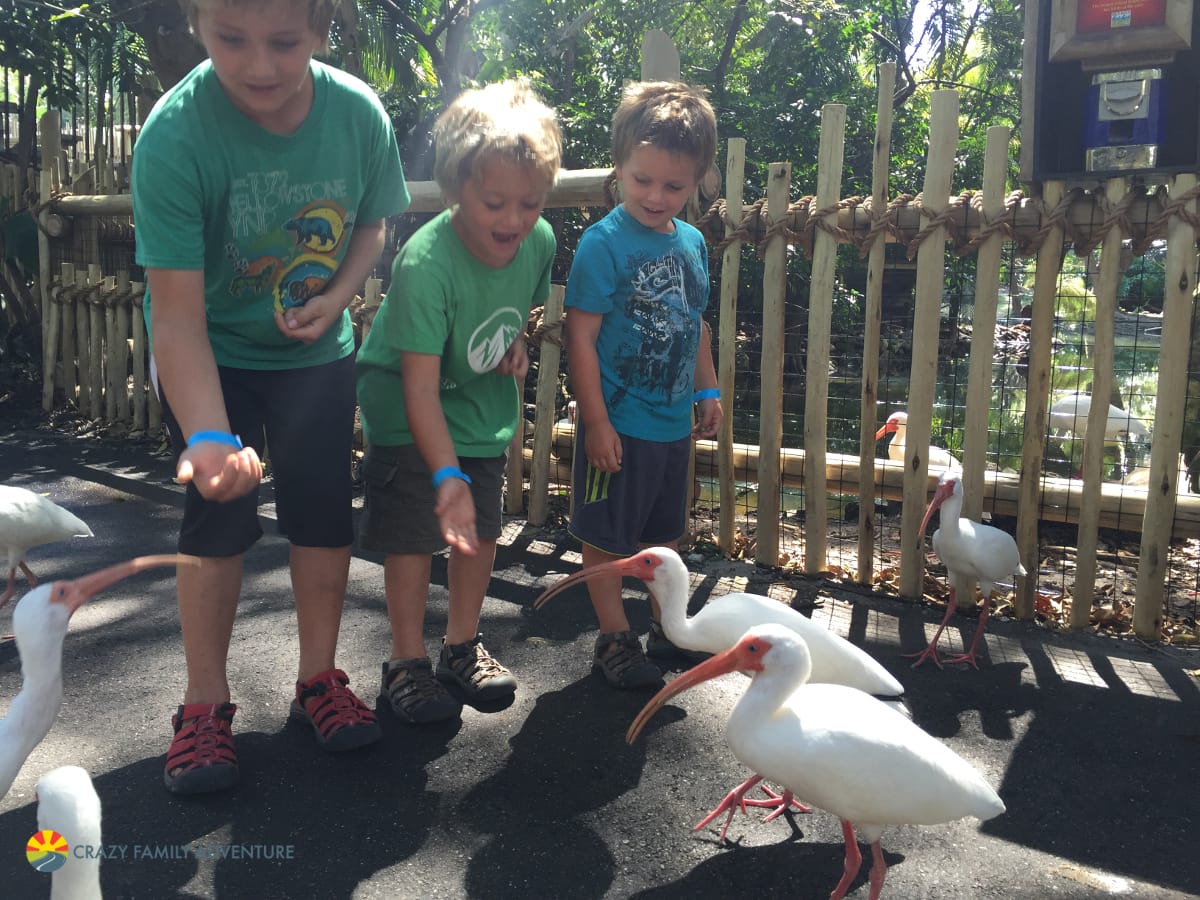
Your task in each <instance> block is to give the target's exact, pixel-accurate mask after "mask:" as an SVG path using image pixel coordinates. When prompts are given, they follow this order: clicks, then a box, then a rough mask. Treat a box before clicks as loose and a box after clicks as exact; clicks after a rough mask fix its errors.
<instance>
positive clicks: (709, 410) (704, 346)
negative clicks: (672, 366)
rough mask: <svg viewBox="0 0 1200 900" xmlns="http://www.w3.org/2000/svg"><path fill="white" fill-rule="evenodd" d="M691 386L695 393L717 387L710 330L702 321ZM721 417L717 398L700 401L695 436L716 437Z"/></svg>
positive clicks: (719, 401)
mask: <svg viewBox="0 0 1200 900" xmlns="http://www.w3.org/2000/svg"><path fill="white" fill-rule="evenodd" d="M692 385H693V387H694V388H695V389H696V390H697V391H703V390H707V389H709V388H715V387H716V386H717V368H716V366H715V365H714V364H713V355H712V330H711V329H710V328H709V327H708V323H707V322H705V321H704V320H703V319H701V320H700V346H699V347H697V348H696V368H695V371H694V372H693V375H692ZM723 417H724V413H723V411H722V410H721V400H720V398H719V397H716V398H710V399H707V400H701V401H700V408H699V414H698V416H697V419H696V427H695V430H694V434H695V436H696V437H716V436H717V432H719V431H720V430H721V419H722V418H723Z"/></svg>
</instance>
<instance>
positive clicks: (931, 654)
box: [904, 642, 942, 669]
mask: <svg viewBox="0 0 1200 900" xmlns="http://www.w3.org/2000/svg"><path fill="white" fill-rule="evenodd" d="M904 657H905V658H906V659H913V658H914V657H915V658H916V662H914V663H913V664H912V668H914V669H915V668H917V666H919V665H921V664H922V663H924V662H926V661H927V660H930V659H932V660H933V662H934V664H935V665H936V666H937V667H938V668H939V669H940V668H942V660H941V658H940V657H939V656H938V652H937V643H936V642H934V643H932V644H930V645H929V646H928V647H926V648H925V649H924V650H922V651H920V652H919V653H905V654H904Z"/></svg>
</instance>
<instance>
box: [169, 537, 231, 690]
mask: <svg viewBox="0 0 1200 900" xmlns="http://www.w3.org/2000/svg"><path fill="white" fill-rule="evenodd" d="M176 585H177V590H178V594H179V625H180V627H181V629H182V631H183V652H184V656H185V658H186V662H187V688H186V690H185V691H184V695H183V702H184V703H189V704H190V703H223V702H225V701H227V700H228V699H229V681H228V679H227V677H226V672H225V665H226V661H227V660H228V657H229V639H230V637H231V636H232V634H233V620H234V617H235V616H236V615H237V604H238V595H239V594H240V593H241V588H242V556H241V555H240V554H239V555H238V556H223V557H205V558H204V559H202V560H201V561H200V565H199V566H180V567H179V572H178V575H177V576H176Z"/></svg>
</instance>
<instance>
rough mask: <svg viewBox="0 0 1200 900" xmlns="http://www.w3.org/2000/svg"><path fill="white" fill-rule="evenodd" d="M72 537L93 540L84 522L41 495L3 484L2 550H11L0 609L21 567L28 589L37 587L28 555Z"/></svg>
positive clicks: (0, 492)
mask: <svg viewBox="0 0 1200 900" xmlns="http://www.w3.org/2000/svg"><path fill="white" fill-rule="evenodd" d="M69 537H92V529H90V528H88V526H87V523H86V522H84V521H83V520H82V519H80V518H79V517H77V516H75V515H74V514H72V513H69V512H67V511H66V510H65V509H63V508H62V507H61V506H59V505H58V504H57V503H55V502H53V501H52V500H47V499H46V498H45V497H43V496H41V495H40V494H35V493H34V492H33V491H29V490H26V489H25V488H21V487H13V486H12V485H7V484H0V547H3V548H5V549H7V550H8V588H7V589H6V590H5V591H4V595H3V596H0V606H3V605H4V604H5V603H7V602H8V601H9V599H10V598H11V597H12V595H13V593H14V592H15V591H16V577H17V567H18V566H19V567H20V569H21V571H22V572H24V573H25V579H26V580H27V581H28V582H29V586H30V587H31V588H35V587H37V584H38V580H37V578H36V577H34V574H33V572H31V571H29V566H27V565H25V554H26V553H28V552H29V550H30V548H32V547H39V546H41V545H42V544H52V543H54V542H55V541H62V540H66V539H67V538H69Z"/></svg>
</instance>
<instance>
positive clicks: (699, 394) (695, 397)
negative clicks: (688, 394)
mask: <svg viewBox="0 0 1200 900" xmlns="http://www.w3.org/2000/svg"><path fill="white" fill-rule="evenodd" d="M720 399H721V389H720V388H705V389H704V390H702V391H696V393H694V394H692V402H693V403H699V402H700V401H701V400H720Z"/></svg>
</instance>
